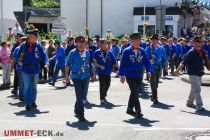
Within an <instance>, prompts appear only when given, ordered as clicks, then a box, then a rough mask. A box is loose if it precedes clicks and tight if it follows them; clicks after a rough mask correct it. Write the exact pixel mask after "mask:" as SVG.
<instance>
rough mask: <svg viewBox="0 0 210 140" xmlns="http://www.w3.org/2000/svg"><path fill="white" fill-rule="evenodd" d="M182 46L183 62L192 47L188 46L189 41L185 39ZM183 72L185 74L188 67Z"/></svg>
mask: <svg viewBox="0 0 210 140" xmlns="http://www.w3.org/2000/svg"><path fill="white" fill-rule="evenodd" d="M180 44H181V46H182V50H183V55H182V58H181V60H182V61H183V59H184V57H185V55H186V54H187V52H188V51H189V50H190V49H191V47H190V46H189V45H188V44H187V41H186V40H185V39H183V40H182V41H181V43H180ZM182 71H183V72H186V67H184V68H183V69H182Z"/></svg>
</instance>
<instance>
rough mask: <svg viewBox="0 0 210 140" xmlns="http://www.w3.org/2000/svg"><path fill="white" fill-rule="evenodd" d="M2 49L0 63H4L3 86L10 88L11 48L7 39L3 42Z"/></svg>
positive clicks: (0, 50)
mask: <svg viewBox="0 0 210 140" xmlns="http://www.w3.org/2000/svg"><path fill="white" fill-rule="evenodd" d="M1 46H2V47H1V49H0V63H1V64H2V69H3V84H2V85H1V87H2V88H5V89H9V88H10V67H11V61H10V49H9V43H8V42H7V41H3V42H2V43H1Z"/></svg>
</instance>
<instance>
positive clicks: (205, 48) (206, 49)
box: [203, 45, 210, 60]
mask: <svg viewBox="0 0 210 140" xmlns="http://www.w3.org/2000/svg"><path fill="white" fill-rule="evenodd" d="M203 48H204V50H205V51H206V53H207V55H208V58H209V60H210V45H205V46H204V47H203Z"/></svg>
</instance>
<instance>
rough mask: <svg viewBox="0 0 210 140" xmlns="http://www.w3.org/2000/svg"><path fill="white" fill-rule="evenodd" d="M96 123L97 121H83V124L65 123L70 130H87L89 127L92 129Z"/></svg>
mask: <svg viewBox="0 0 210 140" xmlns="http://www.w3.org/2000/svg"><path fill="white" fill-rule="evenodd" d="M96 123H97V121H93V122H89V121H85V122H79V121H78V122H72V123H71V122H69V121H67V122H66V125H67V126H69V127H72V128H77V129H78V130H89V129H90V127H94V125H95V124H96Z"/></svg>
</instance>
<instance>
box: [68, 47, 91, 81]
mask: <svg viewBox="0 0 210 140" xmlns="http://www.w3.org/2000/svg"><path fill="white" fill-rule="evenodd" d="M66 66H69V67H70V71H71V73H70V78H71V79H85V78H87V77H90V68H92V63H91V58H90V52H89V51H88V50H85V51H84V52H83V55H82V56H81V55H80V53H79V52H78V51H77V50H76V49H74V50H72V51H71V52H70V53H69V56H68V57H67V59H66ZM82 69H83V70H84V71H83V70H82Z"/></svg>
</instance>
